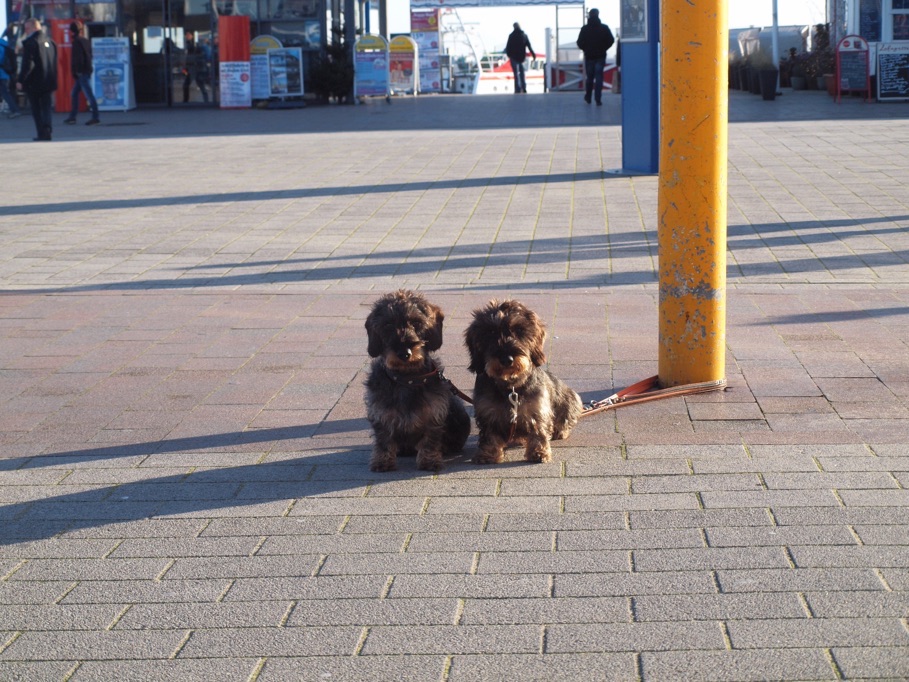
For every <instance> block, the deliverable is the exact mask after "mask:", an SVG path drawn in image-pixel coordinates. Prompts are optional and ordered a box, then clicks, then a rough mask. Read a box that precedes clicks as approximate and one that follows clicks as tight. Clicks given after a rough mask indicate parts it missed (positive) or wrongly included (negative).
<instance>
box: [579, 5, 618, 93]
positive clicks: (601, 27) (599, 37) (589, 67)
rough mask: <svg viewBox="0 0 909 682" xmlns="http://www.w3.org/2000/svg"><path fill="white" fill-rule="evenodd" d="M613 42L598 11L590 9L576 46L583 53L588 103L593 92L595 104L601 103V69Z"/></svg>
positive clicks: (585, 91)
mask: <svg viewBox="0 0 909 682" xmlns="http://www.w3.org/2000/svg"><path fill="white" fill-rule="evenodd" d="M614 43H615V37H614V36H613V35H612V31H610V30H609V27H608V26H607V25H606V24H604V23H603V22H602V21H600V11H599V10H598V9H591V10H590V11H589V12H588V13H587V23H586V24H585V25H584V27H583V28H582V29H581V32H580V33H579V34H578V47H579V48H581V51H582V52H583V53H584V74H585V76H586V80H585V83H584V101H585V102H587V104H590V95H591V93H593V95H594V98H595V99H596V102H597V106H599V105H601V104H602V103H603V69H604V68H606V52H607V50H609V48H610V47H612V46H613V44H614Z"/></svg>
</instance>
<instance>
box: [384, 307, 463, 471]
mask: <svg viewBox="0 0 909 682" xmlns="http://www.w3.org/2000/svg"><path fill="white" fill-rule="evenodd" d="M444 319H445V315H444V314H443V313H442V310H441V309H440V308H439V307H438V306H435V305H433V304H432V303H430V302H429V301H427V300H426V298H425V297H424V296H422V295H421V294H418V293H415V292H413V291H406V290H403V289H402V290H399V291H396V292H394V293H392V294H387V295H385V296H383V297H382V298H380V299H379V300H378V301H376V302H375V304H374V305H373V308H372V312H370V313H369V316H368V317H367V318H366V334H367V336H368V337H369V346H368V350H369V355H370V356H371V357H373V358H375V359H374V360H373V362H372V368H371V370H370V373H369V376H368V377H367V379H366V415H367V417H368V418H369V423H370V424H371V425H372V429H373V435H374V437H375V446H374V448H373V454H372V460H371V461H370V468H371V469H372V470H373V471H392V470H394V469H397V458H398V456H399V455H413V454H416V456H417V467H418V468H420V469H428V470H438V469H440V468H441V467H442V459H443V457H444V456H445V455H448V454H451V453H454V452H458V451H460V450H461V449H462V448H463V447H464V442H465V441H466V440H467V436H469V435H470V417H469V416H468V415H467V411H466V410H465V409H464V404H463V403H462V402H461V400H460V399H459V398H457V397H455V395H454V394H453V393H452V391H451V387H450V384H449V383H448V381H447V380H446V379H445V378H444V376H443V375H442V363H441V362H440V361H439V359H438V358H437V357H436V356H435V354H434V352H433V351H437V350H438V349H439V348H440V347H441V346H442V321H443V320H444Z"/></svg>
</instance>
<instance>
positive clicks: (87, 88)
mask: <svg viewBox="0 0 909 682" xmlns="http://www.w3.org/2000/svg"><path fill="white" fill-rule="evenodd" d="M69 33H70V35H71V36H72V39H73V48H72V55H71V56H72V59H70V71H71V72H72V74H73V89H72V92H70V93H69V97H70V110H69V116H67V117H66V118H65V119H64V120H63V122H64V123H70V124H72V123H75V122H76V114H77V113H79V93H80V92H84V93H85V100H86V101H87V102H88V106H89V108H90V109H91V110H92V117H91V118H90V119H89V121H88V123H86V124H85V125H87V126H94V125H98V124H99V123H101V121H100V120H99V119H98V100H96V99H95V93H94V92H93V91H92V84H91V76H92V44H91V41H90V40H89V39H88V38H85V37H83V35H82V22H81V21H74V22H73V23H71V24H70V25H69Z"/></svg>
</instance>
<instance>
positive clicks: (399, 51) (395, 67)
mask: <svg viewBox="0 0 909 682" xmlns="http://www.w3.org/2000/svg"><path fill="white" fill-rule="evenodd" d="M417 54H418V53H417V44H416V42H414V40H413V38H411V37H409V36H396V37H394V38H392V39H391V42H390V43H389V44H388V72H389V76H388V84H389V87H390V88H391V92H392V94H395V95H398V94H405V95H413V94H416V92H417V83H419V71H420V70H419V62H418V61H417Z"/></svg>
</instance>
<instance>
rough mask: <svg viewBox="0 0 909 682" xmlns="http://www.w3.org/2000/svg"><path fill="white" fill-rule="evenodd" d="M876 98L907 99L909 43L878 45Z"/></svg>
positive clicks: (885, 99) (882, 99)
mask: <svg viewBox="0 0 909 682" xmlns="http://www.w3.org/2000/svg"><path fill="white" fill-rule="evenodd" d="M877 98H878V100H879V101H882V102H884V101H892V102H898V101H905V100H909V45H905V44H903V45H898V44H896V43H882V44H881V45H879V46H878V50H877Z"/></svg>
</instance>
